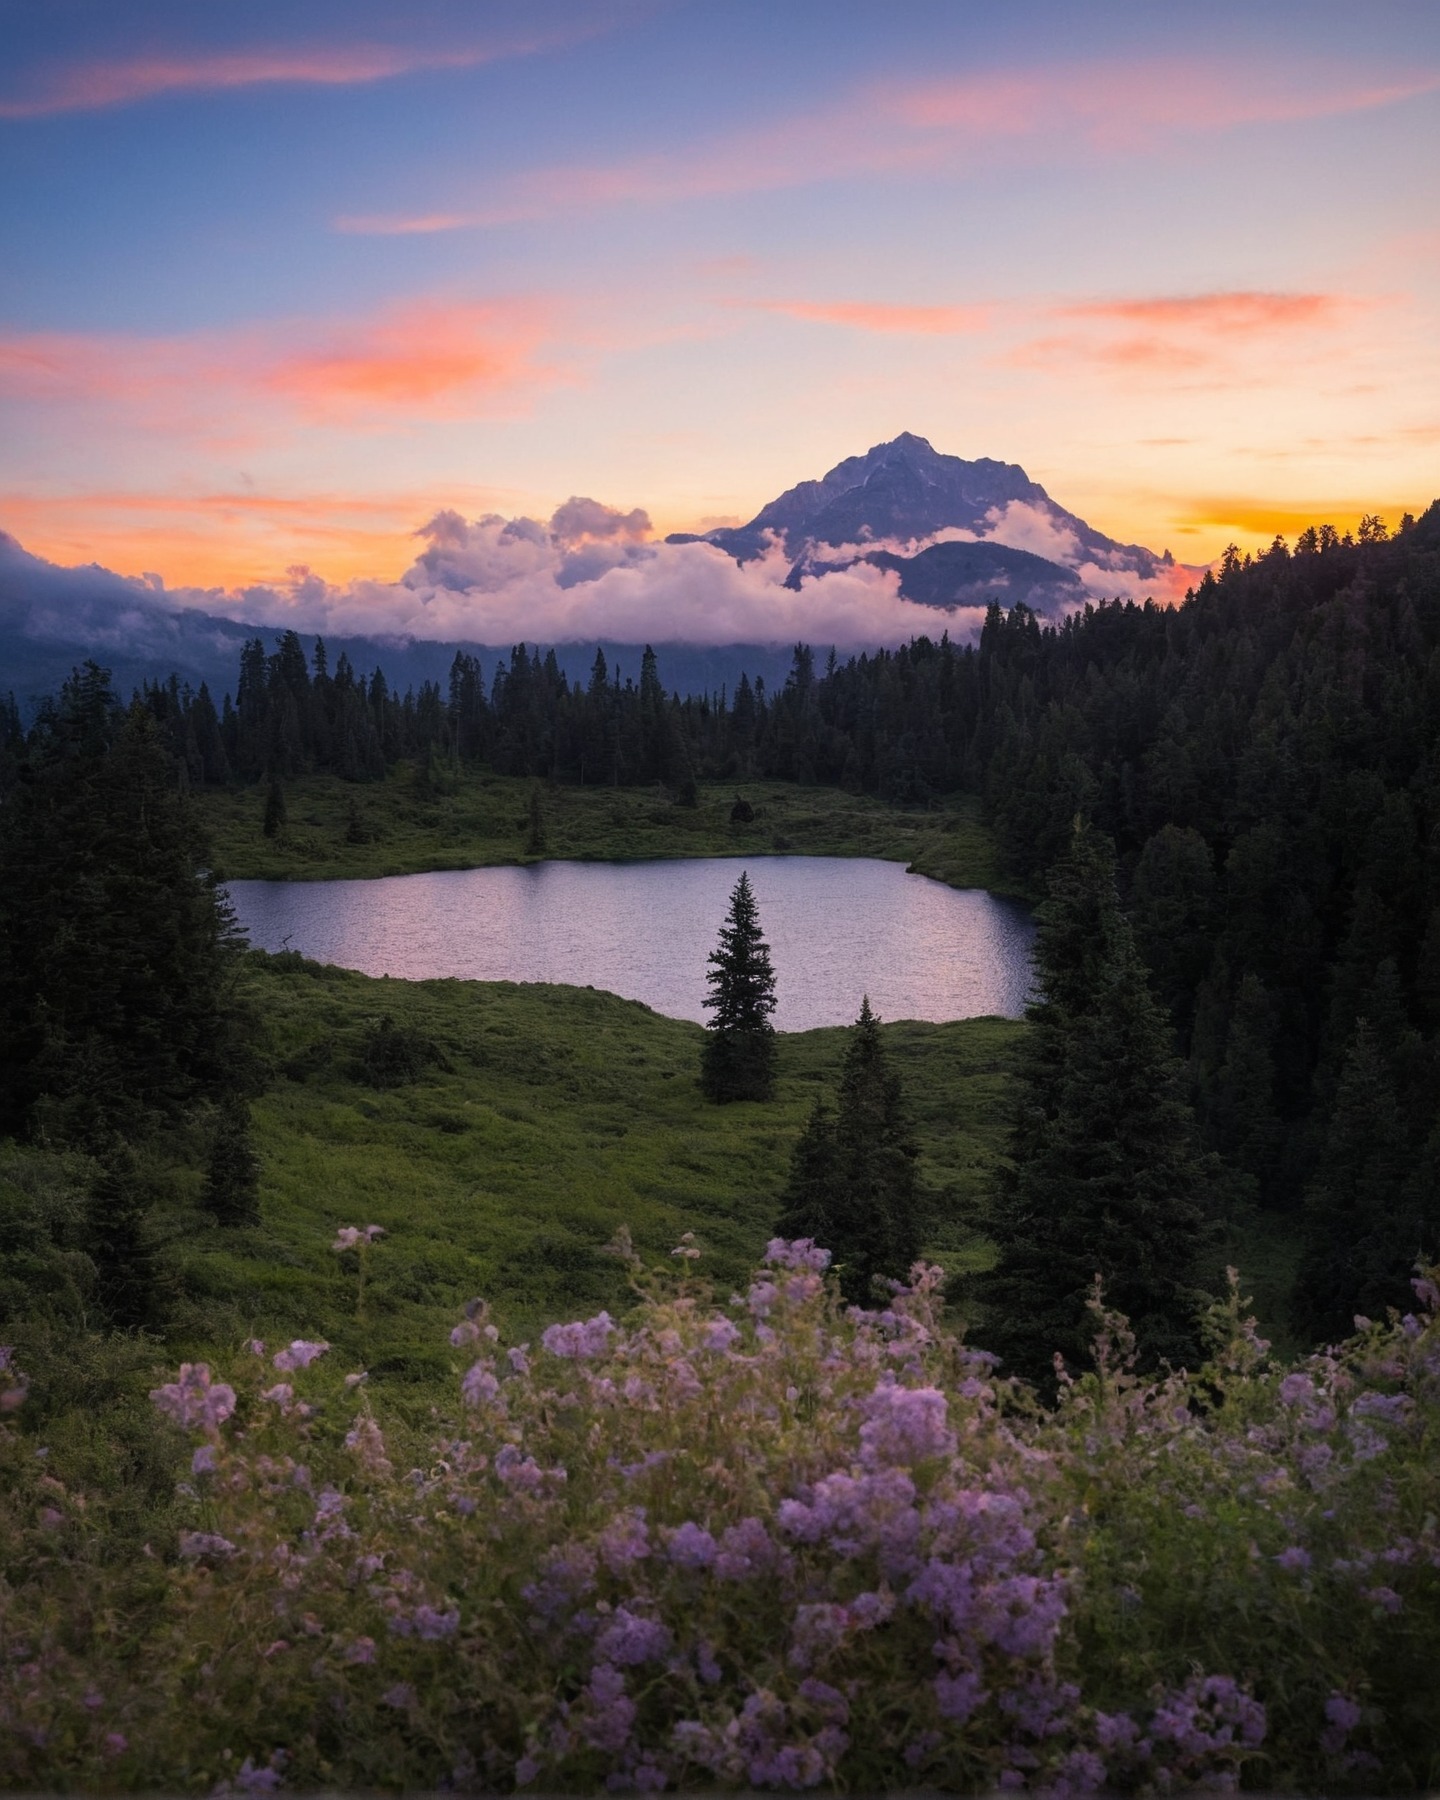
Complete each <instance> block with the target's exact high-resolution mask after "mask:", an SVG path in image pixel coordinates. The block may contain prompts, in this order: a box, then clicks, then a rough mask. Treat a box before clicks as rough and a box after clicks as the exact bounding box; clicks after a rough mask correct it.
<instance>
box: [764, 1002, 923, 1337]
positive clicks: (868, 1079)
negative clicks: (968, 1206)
mask: <svg viewBox="0 0 1440 1800" xmlns="http://www.w3.org/2000/svg"><path fill="white" fill-rule="evenodd" d="M917 1154H918V1153H917V1150H916V1147H915V1144H914V1141H913V1139H912V1138H911V1135H910V1131H909V1127H908V1125H907V1123H906V1120H905V1109H904V1102H903V1099H902V1097H901V1092H900V1078H899V1076H897V1075H896V1074H895V1073H894V1071H893V1070H892V1069H891V1068H890V1066H889V1063H888V1061H887V1059H886V1056H885V1046H884V1041H883V1040H882V1038H881V1036H880V1021H879V1020H878V1019H877V1018H876V1017H875V1015H874V1013H873V1012H871V1010H870V1000H869V997H868V995H867V996H866V998H865V1000H864V1001H863V1002H862V1004H861V1007H860V1017H859V1018H858V1019H857V1020H856V1021H855V1023H854V1025H853V1026H852V1027H851V1029H850V1036H849V1042H848V1043H847V1044H846V1047H845V1061H844V1065H843V1068H842V1070H841V1075H840V1091H839V1096H838V1108H837V1112H836V1114H835V1116H834V1118H833V1120H832V1118H831V1115H830V1113H829V1110H828V1108H827V1107H826V1106H825V1105H824V1103H823V1102H817V1104H816V1107H815V1110H814V1111H813V1112H812V1113H811V1115H810V1119H809V1122H808V1123H807V1125H806V1127H805V1130H804V1132H803V1133H802V1134H801V1137H800V1140H799V1142H798V1143H797V1144H796V1146H795V1153H794V1156H793V1158H792V1160H791V1165H790V1179H789V1182H788V1184H787V1186H786V1189H785V1195H784V1199H783V1202H782V1212H781V1215H780V1219H779V1222H778V1224H777V1226H776V1229H777V1231H779V1233H780V1234H781V1236H782V1237H809V1238H814V1240H815V1242H816V1243H817V1244H821V1245H823V1246H824V1248H825V1249H827V1250H829V1251H831V1252H832V1254H833V1255H834V1258H835V1263H836V1266H837V1268H838V1271H839V1275H840V1286H841V1289H842V1291H843V1292H844V1294H845V1297H846V1299H848V1300H851V1301H854V1302H855V1303H856V1304H858V1305H866V1304H868V1303H869V1302H870V1301H871V1299H872V1298H873V1297H874V1287H875V1280H876V1277H877V1276H879V1277H893V1278H894V1279H897V1280H901V1279H903V1278H904V1277H905V1276H906V1275H907V1274H908V1273H909V1270H910V1265H911V1264H912V1263H913V1262H914V1261H915V1258H916V1257H917V1256H918V1255H919V1254H920V1218H919V1213H920V1207H919V1197H918V1194H917V1189H916V1174H915V1163H916V1157H917Z"/></svg>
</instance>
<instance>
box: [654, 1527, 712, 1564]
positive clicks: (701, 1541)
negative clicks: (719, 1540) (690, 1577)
mask: <svg viewBox="0 0 1440 1800" xmlns="http://www.w3.org/2000/svg"><path fill="white" fill-rule="evenodd" d="M666 1550H667V1552H668V1554H669V1557H670V1560H671V1562H673V1563H674V1564H675V1565H676V1566H677V1567H678V1568H681V1569H708V1568H709V1567H710V1566H711V1565H712V1564H713V1563H714V1561H715V1555H716V1545H715V1539H714V1538H713V1537H712V1536H711V1535H710V1533H709V1532H708V1531H706V1530H705V1528H704V1526H702V1525H696V1524H695V1523H694V1521H693V1520H690V1519H687V1520H686V1521H685V1523H684V1524H683V1525H680V1526H677V1527H676V1529H675V1530H674V1531H672V1532H671V1533H670V1541H669V1543H668V1544H667V1545H666Z"/></svg>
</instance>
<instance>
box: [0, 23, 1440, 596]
mask: <svg viewBox="0 0 1440 1800" xmlns="http://www.w3.org/2000/svg"><path fill="white" fill-rule="evenodd" d="M0 44H3V46H4V55H3V57H0V68H3V71H4V73H3V75H0V231H3V238H4V242H5V244H6V246H7V253H6V256H5V257H4V258H3V259H0V407H3V409H4V413H5V421H4V430H3V443H4V448H3V450H0V526H3V527H4V528H5V529H7V530H9V531H10V532H11V533H12V534H13V535H14V536H16V537H17V538H19V539H20V540H21V541H22V542H23V543H24V544H25V545H26V546H27V548H29V549H31V550H33V551H35V552H36V553H38V554H41V555H44V556H46V557H48V558H51V559H52V560H55V561H60V562H79V561H91V560H96V561H100V562H103V563H106V564H107V565H109V566H111V567H114V568H117V569H119V570H121V571H122V572H124V573H127V574H138V573H140V572H141V571H142V570H152V571H155V572H156V573H157V574H159V575H162V576H163V577H164V578H165V580H166V581H167V583H169V584H170V585H171V586H172V587H185V586H187V585H190V586H199V587H204V588H207V589H212V588H217V587H218V588H223V589H235V588H243V587H245V586H247V585H250V586H253V585H255V584H269V586H270V587H271V588H274V589H276V591H278V590H279V588H280V587H283V585H284V583H285V581H286V580H287V579H290V580H291V581H292V585H293V579H294V578H287V577H286V575H285V571H286V570H287V569H293V568H296V567H299V566H302V565H303V566H305V567H307V568H309V569H310V570H312V571H314V572H315V575H316V576H317V577H318V578H322V579H323V580H324V581H325V582H327V583H330V584H332V585H333V584H345V583H354V582H357V581H367V580H368V581H373V582H376V583H393V582H394V581H395V580H396V578H398V577H399V576H400V575H401V574H402V572H403V571H404V570H405V569H406V568H407V566H408V565H409V564H410V562H411V560H412V559H413V556H414V552H415V547H416V546H415V540H414V535H413V534H414V533H415V532H416V530H417V529H418V528H419V527H421V526H423V525H424V524H425V523H426V521H427V520H429V519H430V518H432V517H433V516H434V515H435V514H436V513H437V512H439V511H440V510H441V509H446V508H450V509H454V510H455V511H457V512H459V513H460V514H462V515H464V516H465V517H467V518H472V519H473V518H478V517H480V516H482V515H484V514H486V513H488V512H492V511H493V512H497V513H501V514H504V515H506V516H512V515H515V514H527V515H531V516H534V517H537V518H540V519H546V518H548V517H549V516H550V514H551V513H552V512H553V510H554V509H555V507H557V506H558V505H559V504H560V503H561V502H562V501H564V500H565V499H566V498H567V497H569V496H570V495H572V494H584V495H593V496H595V497H596V498H598V499H600V500H602V501H604V502H605V503H606V504H607V505H608V506H612V507H615V508H617V509H620V510H621V511H622V512H624V513H626V514H628V513H629V511H630V510H631V509H633V508H635V507H643V508H644V509H646V511H647V512H648V514H649V516H650V518H651V520H652V521H653V523H654V526H655V528H656V529H657V530H661V531H663V530H668V529H675V528H682V527H694V526H697V525H700V524H702V523H704V522H707V521H712V520H720V519H729V518H734V517H748V516H749V515H750V514H751V513H753V512H754V511H755V510H756V509H757V508H758V506H759V505H760V504H761V503H762V502H763V501H764V500H765V499H767V498H769V497H770V496H771V495H773V494H774V493H775V492H777V491H778V490H779V489H780V488H783V487H785V486H788V485H789V484H790V483H792V482H793V481H796V480H799V479H801V478H804V477H807V476H816V475H819V474H821V473H823V471H824V470H825V469H826V468H828V467H829V466H830V465H831V464H833V463H834V462H836V461H838V460H839V459H840V458H841V457H843V456H846V455H850V454H853V453H855V452H856V451H858V450H861V449H863V448H865V447H866V446H868V445H869V444H872V443H875V442H878V441H880V440H882V439H884V438H888V437H891V436H893V435H895V434H896V433H897V432H899V431H901V430H905V429H908V430H912V431H916V432H919V433H921V434H922V435H925V436H928V437H929V438H930V439H931V440H932V442H933V443H934V444H935V445H936V447H937V448H939V449H942V450H947V451H951V452H953V453H956V454H959V455H962V456H984V455H988V456H996V457H1001V458H1004V459H1007V460H1012V461H1016V462H1019V463H1021V464H1023V465H1024V466H1025V468H1026V469H1027V471H1028V472H1029V473H1030V474H1031V475H1032V476H1034V477H1035V478H1036V479H1038V480H1040V481H1042V482H1044V483H1045V485H1046V486H1047V488H1048V489H1049V490H1050V491H1051V493H1052V494H1053V495H1054V496H1055V497H1056V498H1057V499H1059V500H1060V501H1062V502H1063V503H1064V504H1066V505H1067V506H1069V507H1071V508H1072V509H1073V510H1075V511H1077V512H1080V513H1082V514H1084V515H1085V516H1087V517H1088V518H1090V519H1091V520H1092V522H1093V523H1095V524H1096V525H1098V526H1099V527H1100V528H1101V529H1103V530H1106V531H1108V532H1110V533H1111V534H1112V535H1114V536H1117V537H1121V538H1125V539H1130V540H1139V541H1144V542H1148V543H1150V544H1152V545H1154V546H1155V547H1156V548H1161V547H1163V546H1164V545H1166V544H1169V545H1170V546H1171V547H1172V548H1173V549H1174V550H1175V552H1176V554H1177V555H1179V556H1181V557H1182V558H1184V559H1185V560H1187V561H1191V562H1196V561H1203V560H1206V559H1208V558H1210V557H1213V556H1214V555H1215V554H1217V553H1218V551H1219V549H1220V548H1221V547H1222V546H1223V544H1224V543H1225V542H1226V541H1228V540H1230V539H1232V538H1236V539H1238V540H1239V541H1241V542H1242V543H1246V544H1249V543H1256V542H1263V541H1268V538H1269V536H1270V535H1271V534H1272V532H1273V531H1274V530H1276V529H1279V530H1282V531H1293V529H1294V527H1295V523H1296V521H1297V520H1301V519H1302V518H1303V517H1306V516H1325V517H1335V518H1336V519H1337V522H1339V523H1342V524H1353V522H1354V520H1355V518H1357V517H1358V516H1359V514H1360V512H1362V511H1380V512H1382V513H1389V514H1391V515H1392V516H1393V515H1394V514H1395V513H1396V512H1398V511H1399V510H1400V509H1402V508H1404V507H1411V508H1416V509H1418V508H1419V507H1420V506H1423V505H1424V504H1426V503H1427V502H1428V501H1429V500H1430V499H1431V498H1433V497H1434V493H1435V492H1436V491H1437V489H1440V481H1437V479H1436V475H1435V470H1436V465H1437V456H1436V451H1437V446H1440V367H1437V362H1440V357H1437V350H1436V346H1437V344H1440V191H1437V190H1440V142H1437V138H1440V130H1437V125H1440V8H1436V7H1435V6H1433V5H1431V4H1425V3H1411V4H1391V5H1386V4H1371V5H1367V6H1366V7H1364V8H1355V7H1354V6H1338V5H1328V4H1305V5H1291V4H1284V3H1283V0H1282V3H1275V4H1266V5H1265V6H1263V7H1255V6H1254V5H1248V6H1227V5H1209V6H1207V7H1206V8H1205V9H1203V13H1202V11H1201V10H1200V9H1177V8H1160V7H1156V6H1154V5H1148V4H1147V5H1106V4H1095V5H1089V4H1087V5H1074V4H1071V5H1057V4H1053V3H1052V4H1025V3H1023V0H1021V3H1019V4H1012V5H1009V6H1006V7H1003V8H1002V7H996V6H993V5H992V6H989V7H985V8H982V7H979V6H972V5H969V4H965V3H963V0H951V3H949V4H929V3H921V0H913V3H900V4H895V5H892V6H887V7H876V6H874V5H873V4H846V3H844V0H827V3H826V4H823V5H812V4H808V3H803V0H788V3H786V4H782V5H776V4H774V0H771V3H769V4H755V5H749V4H729V3H726V0H714V3H711V4H664V3H661V0H635V3H633V4H608V5H573V4H572V5H560V4H557V5H548V4H544V3H543V0H532V3H530V4H525V5H502V4H471V5H465V6H459V5H440V4H431V5H425V4H419V5H414V4H412V5H406V6H404V7H399V6H388V5H386V6H382V5H377V4H374V3H373V0H352V3H349V4H345V5H339V4H335V5H316V4H310V3H308V0H300V3H298V4H295V3H292V4H289V5H284V6H281V5H254V4H247V5H245V6H243V7H241V6H236V5H230V6H223V5H213V6H208V7H204V8H197V7H195V6H194V5H193V4H190V5H184V6H181V5H155V4H149V3H139V4H129V5H127V6H125V7H124V8H116V7H115V6H114V5H113V4H88V3H87V4H78V3H72V0H47V4H46V5H44V6H43V7H38V8H37V7H36V6H34V5H33V4H26V3H21V0H0ZM377 594H378V589H377ZM296 604H297V605H298V604H300V603H299V602H298V601H297V602H296ZM379 604H380V602H379V599H378V598H377V599H376V600H375V601H374V605H375V606H376V607H378V606H379Z"/></svg>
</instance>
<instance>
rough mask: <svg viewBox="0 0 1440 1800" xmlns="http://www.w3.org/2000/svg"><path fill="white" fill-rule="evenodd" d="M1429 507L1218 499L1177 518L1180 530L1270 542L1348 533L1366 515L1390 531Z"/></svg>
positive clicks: (1413, 502)
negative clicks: (1318, 530)
mask: <svg viewBox="0 0 1440 1800" xmlns="http://www.w3.org/2000/svg"><path fill="white" fill-rule="evenodd" d="M1427 505H1429V500H1428V498H1425V497H1423V496H1416V495H1411V496H1410V498H1409V499H1408V500H1388V501H1387V500H1378V499H1376V498H1374V497H1373V496H1372V497H1371V498H1369V499H1365V500H1357V499H1355V498H1354V497H1353V496H1352V497H1350V498H1348V499H1343V500H1335V499H1331V500H1306V501H1295V500H1278V501H1267V500H1255V499H1252V498H1234V497H1227V496H1221V497H1216V498H1210V499H1201V500H1196V501H1193V502H1191V503H1190V504H1189V505H1188V506H1187V507H1185V508H1184V509H1183V510H1182V511H1180V512H1179V513H1178V515H1177V517H1178V518H1179V520H1180V521H1181V526H1182V528H1183V529H1189V530H1197V529H1204V528H1209V529H1210V530H1216V529H1223V530H1226V531H1231V532H1238V533H1242V534H1244V535H1247V536H1251V537H1255V538H1261V539H1266V540H1268V539H1270V538H1273V537H1275V536H1276V534H1277V533H1278V534H1279V535H1280V536H1282V537H1294V536H1295V535H1296V534H1298V533H1299V532H1302V531H1304V530H1305V529H1306V528H1307V527H1308V526H1311V525H1325V524H1329V525H1334V526H1335V527H1336V528H1337V529H1338V530H1341V531H1351V530H1353V529H1354V528H1355V527H1356V526H1357V525H1358V524H1359V523H1360V520H1361V519H1362V518H1363V517H1364V516H1365V515H1366V514H1367V513H1378V514H1379V515H1380V517H1381V518H1382V519H1384V520H1386V521H1387V523H1388V524H1389V525H1390V527H1391V529H1392V530H1393V529H1394V527H1395V526H1396V525H1397V524H1398V523H1399V520H1400V517H1401V515H1402V514H1403V513H1407V512H1409V513H1414V514H1415V515H1417V517H1418V515H1419V514H1420V513H1422V512H1424V510H1425V508H1426V506H1427Z"/></svg>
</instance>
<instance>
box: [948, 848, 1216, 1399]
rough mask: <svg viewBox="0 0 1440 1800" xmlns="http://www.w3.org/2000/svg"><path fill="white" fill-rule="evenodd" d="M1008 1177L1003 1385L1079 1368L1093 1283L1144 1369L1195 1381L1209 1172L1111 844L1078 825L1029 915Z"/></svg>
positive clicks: (1000, 1226) (1000, 1312) (1002, 1209)
mask: <svg viewBox="0 0 1440 1800" xmlns="http://www.w3.org/2000/svg"><path fill="white" fill-rule="evenodd" d="M1036 916H1037V922H1038V926H1039V930H1038V933H1037V936H1036V942H1035V986H1036V998H1035V1000H1034V1001H1033V1003H1032V1004H1031V1005H1030V1007H1029V1008H1028V1009H1027V1012H1026V1017H1027V1019H1028V1020H1029V1024H1030V1029H1029V1031H1028V1033H1027V1034H1026V1040H1025V1047H1024V1050H1023V1052H1022V1062H1021V1068H1020V1097H1019V1101H1018V1105H1017V1108H1016V1114H1015V1121H1014V1128H1013V1132H1012V1136H1011V1166H1010V1167H1009V1169H1007V1170H1006V1171H1004V1173H1003V1175H1002V1177H1001V1180H1000V1182H999V1185H998V1191H997V1192H996V1193H995V1195H994V1197H993V1202H992V1208H991V1221H990V1233H991V1236H992V1237H993V1238H994V1240H995V1243H996V1245H997V1247H998V1250H999V1256H998V1258H997V1261H996V1264H995V1267H994V1269H993V1270H992V1271H991V1273H990V1274H989V1275H988V1276H987V1277H986V1278H985V1280H984V1282H983V1286H982V1297H983V1299H984V1300H985V1302H986V1304H987V1307H988V1319H987V1323H986V1327H985V1331H986V1340H985V1341H986V1342H987V1345H989V1346H990V1347H993V1348H994V1349H996V1350H998V1351H999V1352H1000V1353H1001V1354H1002V1355H1003V1356H1004V1358H1005V1361H1006V1365H1007V1367H1008V1368H1009V1369H1011V1370H1012V1371H1013V1372H1015V1373H1017V1374H1021V1375H1025V1376H1029V1377H1031V1378H1043V1377H1045V1375H1046V1374H1047V1373H1048V1371H1049V1369H1050V1367H1051V1363H1052V1358H1053V1355H1054V1353H1055V1352H1056V1351H1057V1350H1058V1351H1060V1352H1062V1353H1063V1354H1064V1355H1065V1356H1066V1357H1067V1358H1077V1357H1082V1356H1083V1355H1084V1353H1085V1351H1086V1349H1087V1345H1088V1341H1089V1336H1090V1331H1089V1321H1090V1315H1089V1313H1088V1310H1087V1306H1086V1300H1087V1296H1088V1294H1089V1292H1090V1289H1091V1286H1092V1283H1093V1281H1094V1278H1095V1277H1096V1275H1099V1276H1100V1278H1101V1279H1102V1281H1103V1282H1104V1284H1105V1292H1106V1297H1107V1300H1108V1302H1109V1304H1110V1305H1112V1306H1115V1307H1118V1308H1119V1309H1120V1311H1122V1312H1124V1313H1126V1314H1128V1316H1129V1318H1130V1321H1131V1324H1132V1326H1133V1327H1134V1329H1135V1333H1136V1337H1137V1339H1138V1343H1139V1349H1140V1354H1141V1358H1142V1362H1143V1363H1144V1364H1146V1365H1149V1366H1154V1365H1155V1364H1156V1363H1157V1362H1159V1361H1160V1360H1161V1359H1166V1360H1169V1361H1170V1362H1172V1363H1177V1364H1179V1363H1185V1364H1188V1365H1190V1366H1192V1367H1193V1366H1194V1364H1195V1361H1196V1358H1197V1355H1198V1344H1197V1340H1196V1332H1195V1318H1196V1314H1197V1311H1198V1310H1199V1308H1200V1307H1201V1306H1202V1305H1203V1304H1204V1301H1205V1299H1206V1295H1205V1293H1204V1291H1203V1287H1202V1268H1203V1264H1204V1254H1205V1249H1206V1245H1207V1242H1208V1240H1209V1237H1210V1225H1209V1222H1208V1218H1207V1195H1206V1188H1207V1184H1208V1180H1209V1169H1208V1167H1207V1162H1206V1159H1205V1158H1203V1157H1202V1156H1201V1155H1200V1153H1199V1151H1198V1150H1197V1147H1196V1134H1195V1122H1194V1117H1193V1115H1192V1113H1191V1110H1190V1107H1189V1105H1188V1103H1187V1101H1186V1099H1185V1097H1184V1093H1183V1090H1182V1086H1181V1071H1180V1065H1179V1063H1178V1061H1177V1060H1176V1058H1175V1055H1174V1052H1173V1050H1172V1048H1171V1038H1170V1027H1169V1025H1168V1023H1167V1021H1166V1019H1165V1016H1164V1014H1163V1013H1162V1011H1161V1009H1160V1007H1159V1006H1158V1004H1157V1003H1156V1001H1155V998H1154V996H1153V995H1152V994H1151V992H1150V987H1149V983H1148V980H1147V978H1146V972H1145V968H1144V965H1143V964H1142V963H1141V961H1140V959H1139V956H1138V954H1137V953H1136V949H1135V943H1134V939H1133V936H1132V934H1131V930H1130V926H1129V923H1128V921H1127V920H1126V918H1125V916H1124V914H1123V913H1122V912H1121V910H1120V905H1119V900H1118V898H1117V895H1116V889H1115V863H1114V855H1113V852H1112V850H1111V847H1110V844H1109V842H1108V840H1107V839H1105V838H1102V837H1101V836H1099V835H1098V834H1097V833H1096V832H1094V831H1093V830H1091V829H1090V828H1089V827H1088V826H1085V825H1082V824H1080V823H1079V822H1078V821H1077V823H1076V825H1075V827H1074V829H1073V833H1072V837H1071V842H1070V848H1069V851H1068V854H1066V855H1065V856H1064V857H1062V858H1061V860H1060V862H1059V863H1058V864H1057V865H1056V867H1055V869H1054V871H1053V874H1052V876H1051V879H1050V884H1049V897H1048V899H1047V900H1046V901H1045V903H1044V904H1043V905H1042V906H1041V907H1040V908H1039V910H1038V912H1037V915H1036Z"/></svg>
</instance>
